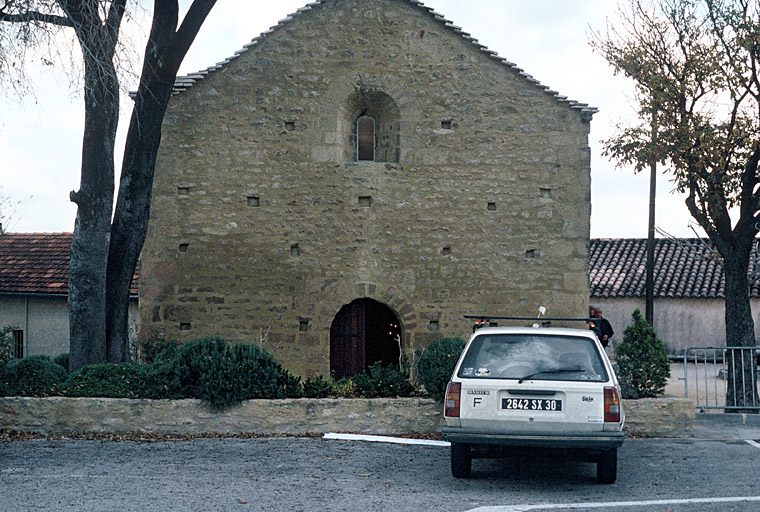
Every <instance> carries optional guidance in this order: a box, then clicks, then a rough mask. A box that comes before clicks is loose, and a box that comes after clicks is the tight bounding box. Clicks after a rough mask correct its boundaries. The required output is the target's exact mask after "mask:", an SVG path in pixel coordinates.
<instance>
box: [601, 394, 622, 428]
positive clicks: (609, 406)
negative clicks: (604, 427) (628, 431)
mask: <svg viewBox="0 0 760 512" xmlns="http://www.w3.org/2000/svg"><path fill="white" fill-rule="evenodd" d="M604 422H605V423H620V397H619V396H618V392H617V388H614V387H612V386H605V387H604Z"/></svg>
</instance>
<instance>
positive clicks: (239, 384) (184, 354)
mask: <svg viewBox="0 0 760 512" xmlns="http://www.w3.org/2000/svg"><path fill="white" fill-rule="evenodd" d="M171 372H172V373H173V377H174V381H175V384H176V389H177V390H178V392H179V394H180V395H181V396H185V397H189V398H200V399H202V400H206V401H207V402H209V404H211V406H212V407H214V408H222V407H227V406H230V405H234V404H236V403H239V402H241V401H242V400H249V399H254V398H285V397H288V396H298V395H299V394H300V377H294V376H292V375H291V374H290V373H288V372H287V371H285V370H284V369H283V368H282V367H281V366H280V365H279V364H278V363H277V362H276V361H275V360H274V358H273V357H272V356H271V355H270V354H268V353H267V352H266V351H264V350H261V349H259V348H258V347H256V346H254V345H245V344H233V343H229V342H228V341H226V340H224V339H222V338H217V337H209V338H202V339H199V340H194V341H190V342H188V343H186V344H185V345H183V346H182V347H180V349H179V350H178V351H177V355H176V357H175V358H174V361H173V365H172V369H171Z"/></svg>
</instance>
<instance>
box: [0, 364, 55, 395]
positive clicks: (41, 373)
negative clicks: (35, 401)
mask: <svg viewBox="0 0 760 512" xmlns="http://www.w3.org/2000/svg"><path fill="white" fill-rule="evenodd" d="M65 380H66V370H65V369H64V368H63V367H62V366H61V365H58V364H56V363H54V362H53V361H51V360H50V358H49V357H44V356H35V357H27V358H25V359H12V360H11V361H9V362H8V364H6V365H5V368H4V369H3V376H2V384H3V386H2V387H3V392H4V393H5V394H6V395H8V396H50V395H52V394H55V393H56V390H57V387H58V385H59V384H61V383H63V382H64V381H65Z"/></svg>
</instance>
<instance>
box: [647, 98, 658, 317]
mask: <svg viewBox="0 0 760 512" xmlns="http://www.w3.org/2000/svg"><path fill="white" fill-rule="evenodd" d="M656 143H657V106H656V105H652V155H651V156H650V158H651V160H650V164H649V236H648V237H647V286H646V289H647V297H646V311H645V318H646V321H647V322H649V325H652V326H654V205H655V191H656V190H655V189H656V187H657V157H656V156H655V146H656Z"/></svg>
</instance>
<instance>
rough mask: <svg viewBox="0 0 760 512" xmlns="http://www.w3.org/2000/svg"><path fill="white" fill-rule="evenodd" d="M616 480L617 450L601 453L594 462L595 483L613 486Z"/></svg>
mask: <svg viewBox="0 0 760 512" xmlns="http://www.w3.org/2000/svg"><path fill="white" fill-rule="evenodd" d="M615 480H617V448H614V449H612V450H608V451H606V452H602V454H601V455H599V458H598V459H597V461H596V481H597V482H599V483H600V484H614V483H615Z"/></svg>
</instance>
